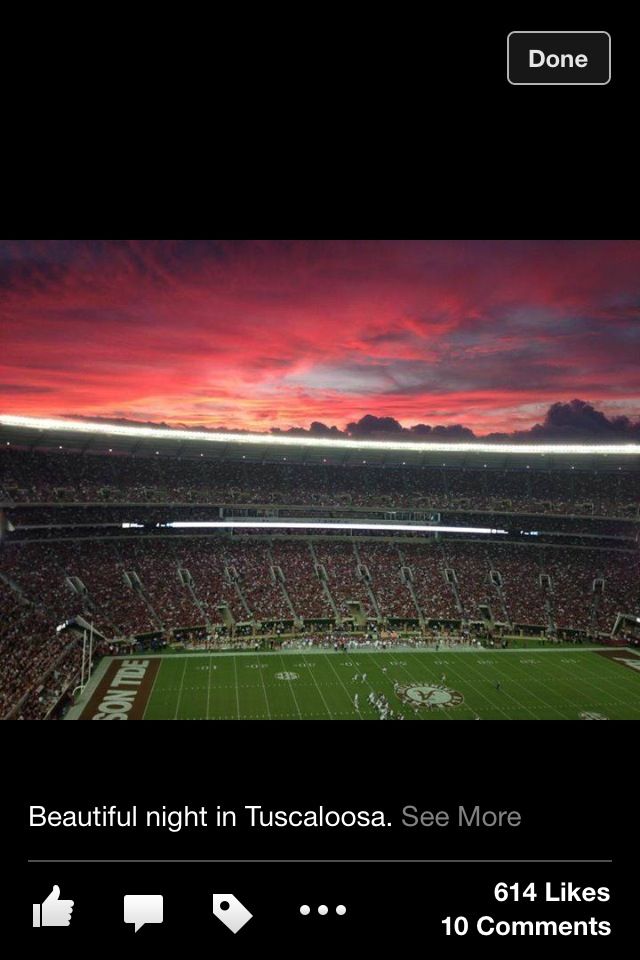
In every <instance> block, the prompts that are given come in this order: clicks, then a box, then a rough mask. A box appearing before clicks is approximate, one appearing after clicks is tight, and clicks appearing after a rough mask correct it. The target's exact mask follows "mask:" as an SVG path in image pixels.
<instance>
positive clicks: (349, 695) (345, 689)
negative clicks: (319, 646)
mask: <svg viewBox="0 0 640 960" xmlns="http://www.w3.org/2000/svg"><path fill="white" fill-rule="evenodd" d="M325 660H326V661H327V663H328V664H329V666H330V667H331V669H332V670H333V672H334V673H335V675H336V677H337V678H338V682H339V683H340V684H341V686H342V689H343V690H344V692H345V693H346V695H347V700H348V701H349V703H353V700H352V698H351V694H350V693H349V691H348V689H347V688H346V687H345V685H344V681H343V679H342V677H341V676H340V675H339V673H338V671H337V670H336V668H335V667H334V665H333V664H332V663H331V654H330V653H329V654H325ZM361 719H362V718H361Z"/></svg>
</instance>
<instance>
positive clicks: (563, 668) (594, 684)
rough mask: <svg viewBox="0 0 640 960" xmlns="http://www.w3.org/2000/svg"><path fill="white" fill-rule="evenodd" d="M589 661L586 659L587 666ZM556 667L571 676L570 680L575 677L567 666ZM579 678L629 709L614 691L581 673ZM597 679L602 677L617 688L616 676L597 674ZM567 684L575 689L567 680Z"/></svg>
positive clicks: (625, 702)
mask: <svg viewBox="0 0 640 960" xmlns="http://www.w3.org/2000/svg"><path fill="white" fill-rule="evenodd" d="M589 662H590V661H587V666H588V664H589ZM558 669H559V670H562V671H563V672H565V673H567V674H568V676H569V677H571V679H572V680H575V679H576V678H575V677H574V676H573V674H572V673H571V671H570V670H569V669H568V668H567V667H563V666H560V667H559V668H558ZM580 679H584V682H585V683H586V684H588V685H589V686H590V687H593V688H594V689H595V690H599V691H600V693H603V694H604V695H605V696H606V697H613V699H614V700H616V701H617V702H618V703H619V704H621V705H622V706H623V707H624V708H625V709H627V710H628V709H629V704H628V702H627V701H625V700H621V699H620V698H619V697H616V695H615V694H614V693H609V692H608V691H607V690H605V689H604V688H603V687H601V686H600V685H599V684H597V683H596V682H595V680H589V679H588V678H587V677H583V675H581V677H580ZM598 679H602V680H603V681H605V682H606V683H614V684H615V685H616V688H617V685H618V680H617V677H616V678H615V679H614V678H613V677H612V678H611V679H609V677H600V675H599V674H598ZM632 679H633V678H632ZM567 686H569V687H571V688H572V689H574V690H575V689H576V688H575V687H573V685H572V684H570V683H569V682H568V681H567Z"/></svg>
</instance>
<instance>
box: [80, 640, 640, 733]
mask: <svg viewBox="0 0 640 960" xmlns="http://www.w3.org/2000/svg"><path fill="white" fill-rule="evenodd" d="M123 664H133V667H131V666H129V667H127V669H128V670H130V671H131V670H133V672H134V674H135V670H136V669H137V670H139V671H140V674H141V675H142V672H143V671H144V670H146V669H149V668H148V667H143V666H138V667H136V666H135V665H136V664H152V665H153V668H152V672H153V679H152V680H151V679H150V678H149V677H148V678H147V680H146V681H144V682H145V683H146V685H147V689H146V690H145V691H143V690H142V686H140V690H139V693H136V696H137V697H138V701H137V707H136V708H135V709H136V710H137V714H138V715H137V717H136V718H137V719H145V720H166V719H176V720H202V719H205V720H206V719H208V720H269V719H272V720H298V719H302V720H377V719H380V714H379V710H378V709H377V708H376V707H375V706H374V705H372V704H371V703H370V702H369V699H368V697H369V694H370V692H373V693H374V694H375V695H376V696H379V695H380V694H384V696H385V698H386V700H387V701H388V704H389V710H390V711H391V710H392V711H393V713H394V718H395V717H398V716H400V715H402V716H404V718H405V719H407V720H414V719H417V720H441V721H447V720H471V719H474V718H480V719H483V720H542V719H545V720H578V719H611V720H615V719H640V671H639V669H638V668H639V667H640V657H639V656H638V655H637V654H636V653H634V652H632V651H629V650H620V649H615V650H611V649H608V650H606V651H597V650H594V649H588V648H587V649H585V648H578V649H574V648H562V649H558V650H550V649H549V648H545V649H540V650H537V649H533V650H527V649H521V650H505V651H491V652H482V651H475V650H455V651H449V650H445V651H442V650H441V651H439V652H436V651H435V650H428V651H415V650H401V651H394V652H370V653H369V652H362V651H360V650H358V651H356V652H349V653H335V652H326V653H324V652H319V651H315V650H314V651H309V652H304V653H302V652H297V651H291V652H287V653H282V654H280V653H261V654H249V653H238V654H227V653H216V654H198V653H191V654H188V655H170V656H165V657H160V658H152V657H149V658H148V659H147V660H145V659H144V655H139V656H138V657H136V658H133V659H131V660H123V659H116V660H113V661H110V662H109V670H110V671H111V675H112V676H115V673H114V671H115V670H117V669H118V668H122V665H123ZM356 675H358V679H357V680H356V679H354V678H355V676H356ZM363 675H366V679H363V678H362V677H363ZM121 676H122V674H121ZM109 682H110V681H109V680H108V679H107V678H106V676H105V675H104V671H103V680H102V687H101V688H100V689H101V690H102V693H99V694H98V695H97V694H96V692H95V689H94V693H93V695H92V698H91V704H90V705H89V707H84V708H83V709H84V714H83V718H86V719H90V718H92V717H90V716H89V714H92V716H93V715H95V711H96V710H103V711H106V710H111V711H113V710H117V709H118V705H119V704H120V706H121V699H122V698H121V697H119V694H118V693H117V692H113V690H114V688H113V686H112V687H111V688H109ZM126 683H127V681H126V680H125V681H124V685H125V686H126ZM136 683H138V681H136V680H133V681H131V684H132V688H133V687H135V685H136ZM140 683H142V681H141V682H140ZM115 686H116V687H117V689H122V687H123V684H122V683H119V684H116V685H115ZM107 688H109V689H110V690H111V692H110V693H109V692H108V689H107ZM105 691H107V692H106V693H105ZM356 695H357V696H358V707H357V709H356V706H355V703H354V701H355V697H356ZM101 697H102V699H103V701H104V703H106V704H107V706H106V707H105V706H104V704H103V706H100V705H99V704H98V701H99V700H100V698H101ZM131 697H132V702H133V694H131ZM140 697H142V702H141V701H140ZM109 698H110V699H109ZM122 709H129V708H128V707H126V706H125V707H124V708H122ZM97 718H98V719H106V718H107V716H106V715H105V716H102V715H100V716H99V717H97ZM126 718H127V717H125V716H123V717H118V719H126ZM130 718H131V719H134V716H133V715H131V716H130ZM388 718H389V719H391V717H390V715H389V717H388Z"/></svg>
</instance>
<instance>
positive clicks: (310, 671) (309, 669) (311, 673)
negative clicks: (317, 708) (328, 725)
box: [302, 657, 333, 720]
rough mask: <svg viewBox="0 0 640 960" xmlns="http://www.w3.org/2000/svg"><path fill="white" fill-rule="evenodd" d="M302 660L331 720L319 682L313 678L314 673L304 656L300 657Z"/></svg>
mask: <svg viewBox="0 0 640 960" xmlns="http://www.w3.org/2000/svg"><path fill="white" fill-rule="evenodd" d="M302 662H303V663H304V665H305V667H306V668H307V670H308V671H309V673H310V675H311V677H312V679H313V682H314V683H315V685H316V687H317V689H318V693H319V694H320V697H321V698H322V702H323V703H324V708H325V710H326V711H327V713H328V714H329V719H330V720H333V714H332V713H331V710H330V709H329V704H328V703H327V701H326V700H325V698H324V694H323V692H322V690H321V689H320V686H319V684H318V681H317V680H316V678H315V677H314V675H313V671H312V669H311V667H310V666H309V664H308V663H307V661H306V660H305V658H304V657H303V658H302Z"/></svg>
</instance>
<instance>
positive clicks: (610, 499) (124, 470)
mask: <svg viewBox="0 0 640 960" xmlns="http://www.w3.org/2000/svg"><path fill="white" fill-rule="evenodd" d="M0 457H1V458H2V463H1V464H0V477H1V478H2V480H1V485H0V499H4V500H5V502H17V503H38V502H41V503H48V502H52V503H59V504H64V503H73V502H88V503H90V502H96V503H117V502H127V503H138V504H153V503H214V502H215V503H236V504H245V505H249V504H271V503H287V504H301V505H302V504H304V505H309V506H313V505H323V506H340V505H348V504H350V505H354V506H367V505H370V504H376V505H379V506H388V507H390V508H407V507H414V508H417V507H422V508H425V509H447V508H465V509H478V510H497V509H508V510H513V511H516V512H526V511H529V512H542V513H553V514H566V513H576V514H584V515H598V516H613V517H616V516H617V517H632V518H637V517H638V515H639V508H640V484H639V482H638V474H637V472H636V471H633V470H630V471H624V470H599V471H594V470H584V469H575V470H555V471H554V470H541V469H538V468H536V469H526V468H518V469H515V468H514V469H510V470H505V469H496V468H493V467H490V466H487V467H486V468H485V467H483V468H482V469H479V468H460V467H457V466H447V465H445V464H443V466H441V467H433V466H429V467H414V466H403V467H391V466H387V467H381V466H370V465H368V464H366V463H363V464H359V465H339V466H338V465H335V464H317V463H315V464H308V465H306V464H296V463H286V462H281V463H252V462H251V463H250V462H243V461H239V462H234V461H218V460H208V459H197V460H182V459H178V458H175V457H164V456H157V457H154V456H151V457H149V456H145V457H133V456H122V455H117V454H113V455H105V454H103V455H98V454H89V453H85V454H82V453H75V452H60V451H58V452H55V453H53V452H46V453H45V452H40V451H23V450H15V449H10V448H3V450H2V451H1V452H0Z"/></svg>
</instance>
